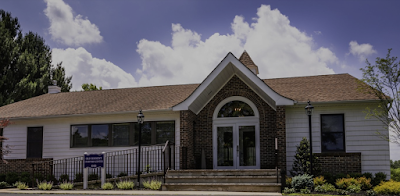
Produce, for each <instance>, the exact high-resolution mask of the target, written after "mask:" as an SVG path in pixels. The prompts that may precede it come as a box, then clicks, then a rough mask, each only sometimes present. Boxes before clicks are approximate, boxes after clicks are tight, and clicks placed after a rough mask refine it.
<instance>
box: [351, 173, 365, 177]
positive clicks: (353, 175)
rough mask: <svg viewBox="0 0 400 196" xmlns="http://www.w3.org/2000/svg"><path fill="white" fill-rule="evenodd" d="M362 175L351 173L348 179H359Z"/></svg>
mask: <svg viewBox="0 0 400 196" xmlns="http://www.w3.org/2000/svg"><path fill="white" fill-rule="evenodd" d="M362 176H363V175H362V174H361V173H351V174H349V177H350V178H359V177H362Z"/></svg>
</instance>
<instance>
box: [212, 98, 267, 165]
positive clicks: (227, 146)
mask: <svg viewBox="0 0 400 196" xmlns="http://www.w3.org/2000/svg"><path fill="white" fill-rule="evenodd" d="M259 132H260V131H259V117H258V111H257V108H256V107H255V105H254V104H253V103H252V102H250V101H249V100H248V99H246V98H244V97H230V98H227V99H225V100H224V101H222V102H221V103H220V104H219V105H218V106H217V108H216V111H215V112H214V120H213V157H214V158H213V165H214V168H215V169H259V168H260V141H259V138H260V133H259Z"/></svg>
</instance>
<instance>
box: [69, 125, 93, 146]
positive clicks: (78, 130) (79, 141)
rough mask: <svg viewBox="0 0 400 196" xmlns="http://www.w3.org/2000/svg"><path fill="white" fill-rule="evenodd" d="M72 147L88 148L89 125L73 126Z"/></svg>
mask: <svg viewBox="0 0 400 196" xmlns="http://www.w3.org/2000/svg"><path fill="white" fill-rule="evenodd" d="M71 131H72V133H71V134H72V146H73V147H84V146H88V138H89V137H88V135H89V130H88V126H87V125H80V126H72V130H71Z"/></svg>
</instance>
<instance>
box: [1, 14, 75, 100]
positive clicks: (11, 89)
mask: <svg viewBox="0 0 400 196" xmlns="http://www.w3.org/2000/svg"><path fill="white" fill-rule="evenodd" d="M0 45H1V47H0V106H3V105H6V104H10V103H13V102H17V101H21V100H24V99H28V98H31V97H34V96H38V95H41V94H45V93H47V91H48V89H47V87H48V85H49V84H51V76H52V75H53V76H54V79H55V80H57V84H59V86H60V87H62V88H63V89H64V91H69V89H70V88H71V84H70V82H71V77H65V70H64V69H63V68H62V67H61V64H59V65H57V67H53V65H52V64H51V51H50V48H49V47H48V46H47V45H45V41H44V39H43V38H42V37H40V36H39V35H37V34H36V33H32V32H29V33H26V34H25V35H23V34H22V31H21V29H20V25H19V22H18V18H13V17H12V16H11V13H8V12H5V11H4V10H1V9H0ZM64 86H65V87H64ZM68 87H69V88H68Z"/></svg>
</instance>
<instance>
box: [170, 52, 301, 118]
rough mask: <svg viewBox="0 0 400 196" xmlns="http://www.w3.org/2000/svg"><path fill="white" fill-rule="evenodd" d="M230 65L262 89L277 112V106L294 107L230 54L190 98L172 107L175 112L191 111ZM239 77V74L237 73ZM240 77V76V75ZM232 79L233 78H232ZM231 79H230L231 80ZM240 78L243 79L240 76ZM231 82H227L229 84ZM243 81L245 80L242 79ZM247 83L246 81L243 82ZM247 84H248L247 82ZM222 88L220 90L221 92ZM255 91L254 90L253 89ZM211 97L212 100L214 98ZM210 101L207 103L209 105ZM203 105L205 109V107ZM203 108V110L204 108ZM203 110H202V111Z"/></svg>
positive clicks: (291, 101)
mask: <svg viewBox="0 0 400 196" xmlns="http://www.w3.org/2000/svg"><path fill="white" fill-rule="evenodd" d="M228 65H233V67H232V69H233V72H234V73H235V72H240V74H242V75H243V76H245V77H247V78H248V79H249V80H250V81H251V82H253V83H254V85H256V86H257V87H258V88H260V89H261V91H263V92H264V93H265V94H266V95H267V96H269V97H270V98H271V99H272V100H273V101H274V102H275V103H269V102H270V101H266V100H265V101H266V102H267V103H268V104H269V105H270V106H271V107H272V108H273V109H274V110H276V105H293V104H294V101H293V100H291V99H288V98H286V97H283V96H282V95H280V94H278V93H276V92H275V91H274V90H272V89H271V88H270V87H269V86H268V85H267V84H265V83H264V81H262V80H261V79H260V78H259V77H257V75H255V74H254V73H253V72H252V71H251V70H250V69H248V68H247V67H246V66H245V65H243V64H242V63H241V62H240V61H239V60H238V59H237V58H236V57H235V56H234V55H233V54H232V53H228V55H227V56H226V57H225V58H224V59H223V60H222V61H221V62H220V63H219V64H218V65H217V67H216V68H215V69H214V70H213V71H212V72H211V73H210V74H209V75H208V76H207V78H206V79H205V80H204V81H203V82H202V83H201V84H200V85H199V86H198V87H197V89H196V90H195V91H194V92H193V93H192V94H191V95H190V96H189V97H188V98H186V100H184V101H183V102H181V103H179V104H177V105H175V106H174V107H172V110H173V111H180V110H189V107H190V106H191V105H192V104H193V102H194V101H195V100H196V99H197V98H198V97H199V96H200V94H201V93H202V92H203V91H205V90H206V89H207V87H208V86H209V85H210V84H211V83H212V82H213V81H214V80H215V79H216V78H217V77H218V75H219V74H220V73H221V72H222V71H223V70H224V69H225V68H226V67H227V66H228ZM236 75H238V73H236ZM238 76H239V75H238ZM231 77H232V76H231ZM231 77H229V78H231ZM239 78H241V77H240V76H239ZM228 81H229V80H227V81H225V84H226V82H228ZM242 81H243V78H242ZM243 82H245V81H243ZM245 83H246V82H245ZM246 84H247V83H246ZM247 85H248V86H250V87H251V86H252V85H251V84H247ZM221 88H222V87H220V88H219V90H220V89H221ZM252 90H254V89H252ZM254 92H255V93H257V94H258V95H259V96H260V94H259V93H258V92H257V91H254ZM210 93H213V96H212V97H214V95H215V94H217V92H210ZM212 97H211V98H212ZM260 97H263V96H260ZM211 98H210V99H209V100H207V101H206V103H208V102H209V101H210V100H211ZM206 103H205V104H203V107H204V105H206ZM203 107H202V108H203ZM202 108H201V109H202ZM197 110H198V109H196V111H193V112H194V113H196V114H198V113H199V112H200V111H201V110H198V111H197Z"/></svg>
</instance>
